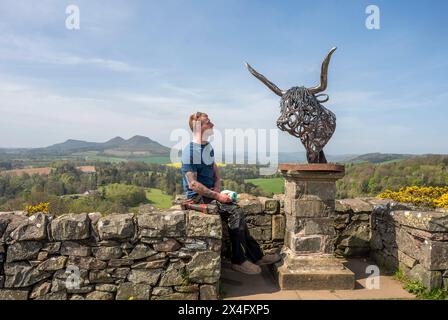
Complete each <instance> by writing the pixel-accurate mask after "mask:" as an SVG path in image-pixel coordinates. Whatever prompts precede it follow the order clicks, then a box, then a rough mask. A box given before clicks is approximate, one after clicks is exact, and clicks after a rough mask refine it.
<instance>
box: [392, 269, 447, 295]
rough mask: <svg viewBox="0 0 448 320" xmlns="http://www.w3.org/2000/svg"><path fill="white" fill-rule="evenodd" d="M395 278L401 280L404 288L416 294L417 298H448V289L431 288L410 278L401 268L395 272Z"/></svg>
mask: <svg viewBox="0 0 448 320" xmlns="http://www.w3.org/2000/svg"><path fill="white" fill-rule="evenodd" d="M394 279H396V280H398V281H400V282H402V283H403V285H404V289H405V290H406V291H407V292H409V293H412V294H415V295H416V297H417V299H422V300H448V290H447V289H433V290H429V289H428V288H426V287H425V286H424V285H422V284H421V283H420V282H419V281H417V280H414V279H409V278H408V277H407V276H406V274H405V272H404V271H403V270H402V269H401V268H400V269H398V270H397V272H395V274H394Z"/></svg>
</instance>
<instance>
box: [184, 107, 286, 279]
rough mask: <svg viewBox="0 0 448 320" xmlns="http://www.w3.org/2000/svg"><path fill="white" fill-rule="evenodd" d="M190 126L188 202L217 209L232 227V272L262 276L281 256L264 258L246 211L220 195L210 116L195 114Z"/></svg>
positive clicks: (186, 168)
mask: <svg viewBox="0 0 448 320" xmlns="http://www.w3.org/2000/svg"><path fill="white" fill-rule="evenodd" d="M189 126H190V129H191V130H192V131H193V141H192V142H190V144H188V145H187V146H186V148H185V149H184V150H183V153H182V179H183V187H184V190H185V193H186V195H187V198H188V199H190V201H191V202H192V203H197V204H210V203H213V204H216V205H217V207H218V211H219V214H220V216H221V218H222V219H223V221H225V222H226V223H227V225H228V227H229V236H230V241H231V243H232V256H231V261H232V268H233V269H234V270H236V271H239V272H242V273H245V274H259V273H260V272H261V268H260V265H264V264H273V263H275V262H277V261H279V260H280V255H278V254H268V255H263V252H262V250H261V249H260V246H259V245H258V243H257V242H256V241H255V239H254V238H252V237H251V236H250V234H249V231H248V229H247V225H246V221H245V217H244V211H243V209H242V208H240V207H239V206H238V205H237V204H236V203H234V202H233V200H232V199H231V198H230V197H229V196H228V195H226V194H222V193H220V191H221V180H220V178H219V175H218V166H217V165H216V163H215V159H214V152H213V147H212V146H211V144H210V143H209V142H208V141H207V139H208V138H209V137H210V136H211V135H212V134H213V126H214V125H213V123H212V122H211V121H210V119H209V118H208V115H207V114H205V113H202V112H196V113H194V114H192V115H191V116H190V119H189Z"/></svg>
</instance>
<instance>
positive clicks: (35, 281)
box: [0, 210, 222, 300]
mask: <svg viewBox="0 0 448 320" xmlns="http://www.w3.org/2000/svg"><path fill="white" fill-rule="evenodd" d="M221 238H222V229H221V220H220V218H219V216H217V215H205V214H202V213H198V212H194V211H180V210H168V211H154V212H148V213H142V214H137V215H134V214H112V215H108V216H102V215H101V214H100V213H89V214H65V215H62V216H59V217H53V216H50V215H46V214H42V213H37V214H34V215H32V216H30V217H28V216H26V215H23V214H21V213H13V212H11V213H0V300H4V299H16V300H17V299H36V300H83V299H87V300H114V299H116V300H129V299H130V300H134V299H135V300H150V299H151V300H157V299H179V300H198V299H216V298H217V297H218V292H219V291H218V290H219V288H218V284H219V278H220V268H221V257H220V251H221Z"/></svg>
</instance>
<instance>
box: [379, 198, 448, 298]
mask: <svg viewBox="0 0 448 320" xmlns="http://www.w3.org/2000/svg"><path fill="white" fill-rule="evenodd" d="M371 256H372V258H373V259H375V261H377V263H378V264H379V265H380V266H381V267H382V268H383V270H386V271H390V272H393V271H396V270H397V269H398V268H401V269H402V270H403V271H404V272H405V274H406V275H407V276H408V277H409V278H411V279H415V280H418V281H419V282H420V283H422V284H423V285H424V286H425V287H427V288H429V289H437V288H442V287H444V288H447V289H448V210H443V209H441V210H421V209H418V208H415V207H412V206H410V205H404V204H399V203H389V204H387V205H382V206H378V207H376V208H375V209H374V211H373V214H372V238H371Z"/></svg>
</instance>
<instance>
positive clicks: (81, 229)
mask: <svg viewBox="0 0 448 320" xmlns="http://www.w3.org/2000/svg"><path fill="white" fill-rule="evenodd" d="M51 236H52V238H53V239H54V240H57V241H60V240H82V239H88V238H90V219H89V217H88V216H87V214H86V213H79V214H75V213H69V214H64V215H62V216H59V217H57V218H56V219H54V220H53V221H52V222H51Z"/></svg>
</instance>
